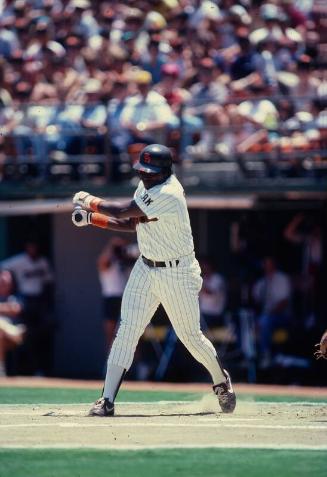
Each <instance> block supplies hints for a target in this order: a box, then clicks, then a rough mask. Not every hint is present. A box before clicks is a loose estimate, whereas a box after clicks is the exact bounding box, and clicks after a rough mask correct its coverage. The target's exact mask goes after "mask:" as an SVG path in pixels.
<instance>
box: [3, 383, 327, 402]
mask: <svg viewBox="0 0 327 477" xmlns="http://www.w3.org/2000/svg"><path fill="white" fill-rule="evenodd" d="M209 392H210V386H209V385H208V393H209ZM100 394H101V389H99V391H97V390H94V389H92V390H90V389H72V388H30V387H3V388H0V404H40V403H42V404H75V403H91V402H93V401H95V400H96V399H97V398H98V397H99V396H100ZM202 396H203V394H202V393H190V392H171V391H125V390H121V391H120V392H119V394H118V397H117V401H118V402H126V401H129V402H156V401H195V400H197V399H200V398H201V397H202ZM238 399H239V400H241V401H254V402H288V403H292V402H304V403H305V402H307V403H308V404H309V403H313V402H315V403H327V400H326V398H309V397H303V396H296V395H294V396H273V395H271V396H260V395H254V394H253V395H252V394H238Z"/></svg>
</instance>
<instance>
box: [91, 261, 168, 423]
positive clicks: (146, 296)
mask: <svg viewBox="0 0 327 477" xmlns="http://www.w3.org/2000/svg"><path fill="white" fill-rule="evenodd" d="M150 274H151V272H150V271H149V269H148V268H147V267H146V266H145V265H144V264H143V262H141V261H137V262H136V264H135V266H134V268H133V270H132V272H131V275H130V277H129V280H128V282H127V285H126V288H125V291H124V295H123V300H122V309H121V321H120V324H119V328H118V331H117V335H116V338H115V339H114V341H113V344H112V347H111V350H110V354H109V357H108V364H107V373H106V378H105V383H104V389H103V398H104V399H106V400H107V403H106V405H107V406H109V407H108V409H107V410H108V413H106V414H101V409H102V410H103V402H102V401H101V400H100V401H101V402H98V403H99V405H97V403H96V404H95V406H94V407H93V408H92V409H91V411H90V414H91V415H112V414H113V409H114V407H113V403H114V401H115V398H116V395H117V392H118V390H119V387H120V384H121V382H122V380H123V377H124V374H125V373H126V371H127V370H128V369H129V368H130V366H131V364H132V362H133V357H134V353H135V349H136V346H137V343H138V341H139V339H140V337H141V335H142V334H143V332H144V329H145V327H146V326H147V324H148V323H149V322H150V320H151V318H152V316H153V314H154V312H155V310H156V309H157V308H158V306H159V300H158V298H157V297H156V296H155V295H154V294H153V293H152V291H151V288H152V281H151V277H150ZM97 406H100V407H101V406H102V407H101V409H100V411H99V412H98V408H97Z"/></svg>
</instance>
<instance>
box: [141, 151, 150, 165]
mask: <svg viewBox="0 0 327 477" xmlns="http://www.w3.org/2000/svg"><path fill="white" fill-rule="evenodd" d="M143 162H145V163H146V164H150V162H151V155H150V153H149V152H145V153H144V154H143Z"/></svg>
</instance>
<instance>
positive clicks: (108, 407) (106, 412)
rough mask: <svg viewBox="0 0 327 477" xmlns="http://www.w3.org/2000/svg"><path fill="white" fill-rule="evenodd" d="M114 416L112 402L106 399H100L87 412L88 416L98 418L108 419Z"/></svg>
mask: <svg viewBox="0 0 327 477" xmlns="http://www.w3.org/2000/svg"><path fill="white" fill-rule="evenodd" d="M114 414H115V405H114V403H113V402H110V401H109V399H107V398H103V397H102V398H100V399H98V400H97V401H95V403H94V404H93V406H92V408H91V409H90V411H89V414H88V415H89V416H100V417H108V416H114Z"/></svg>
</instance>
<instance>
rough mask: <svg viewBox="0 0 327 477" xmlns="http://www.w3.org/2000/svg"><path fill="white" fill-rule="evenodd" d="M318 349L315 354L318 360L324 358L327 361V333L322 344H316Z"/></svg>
mask: <svg viewBox="0 0 327 477" xmlns="http://www.w3.org/2000/svg"><path fill="white" fill-rule="evenodd" d="M316 347H317V348H318V349H317V351H316V352H315V353H314V356H315V358H316V359H320V358H324V359H327V331H325V333H324V334H323V335H322V337H321V340H320V343H318V344H316Z"/></svg>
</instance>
